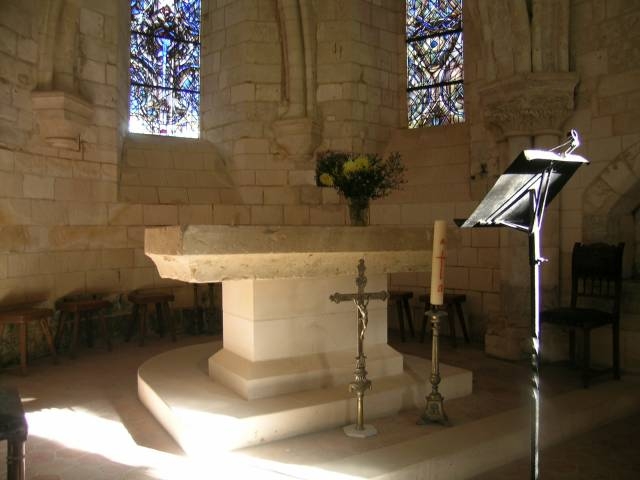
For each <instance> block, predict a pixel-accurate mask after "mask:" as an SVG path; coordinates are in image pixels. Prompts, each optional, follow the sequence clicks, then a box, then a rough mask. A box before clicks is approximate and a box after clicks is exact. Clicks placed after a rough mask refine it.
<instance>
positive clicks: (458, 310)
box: [456, 302, 469, 343]
mask: <svg viewBox="0 0 640 480" xmlns="http://www.w3.org/2000/svg"><path fill="white" fill-rule="evenodd" d="M456 313H457V314H458V320H460V326H461V327H462V334H463V335H464V341H465V342H467V343H469V334H468V333H467V325H466V323H465V321H464V312H463V311H462V304H461V303H460V302H456Z"/></svg>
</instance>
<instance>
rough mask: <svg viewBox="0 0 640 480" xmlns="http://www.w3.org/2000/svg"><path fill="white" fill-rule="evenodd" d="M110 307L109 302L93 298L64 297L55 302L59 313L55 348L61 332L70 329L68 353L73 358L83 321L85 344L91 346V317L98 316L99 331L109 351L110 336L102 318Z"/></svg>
mask: <svg viewBox="0 0 640 480" xmlns="http://www.w3.org/2000/svg"><path fill="white" fill-rule="evenodd" d="M109 307H111V302H109V301H108V300H103V299H100V298H96V297H95V296H90V297H87V296H78V297H65V298H62V299H61V300H59V301H58V302H56V309H57V310H58V311H60V321H59V323H58V331H57V332H56V346H57V347H58V348H59V347H60V341H61V337H62V332H63V330H64V329H65V328H71V342H70V345H69V353H70V355H71V357H75V354H76V350H77V347H78V330H79V328H80V322H81V320H83V319H84V320H85V329H86V334H87V344H88V345H89V346H93V325H92V323H91V322H92V316H93V315H98V320H99V322H100V330H101V331H102V336H103V338H104V341H105V343H106V345H107V350H108V351H111V335H110V332H109V327H108V325H107V319H106V318H105V316H104V310H105V309H107V308H109Z"/></svg>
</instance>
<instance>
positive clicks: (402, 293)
mask: <svg viewBox="0 0 640 480" xmlns="http://www.w3.org/2000/svg"><path fill="white" fill-rule="evenodd" d="M412 298H413V292H412V291H410V290H392V291H390V292H389V303H391V304H395V306H396V308H397V312H398V325H399V327H400V339H401V340H402V341H403V342H404V341H405V336H404V317H405V315H406V317H407V322H408V323H409V330H410V331H411V336H412V337H415V336H416V332H415V330H414V329H413V315H412V314H411V308H410V307H409V300H411V299H412ZM403 311H404V315H403Z"/></svg>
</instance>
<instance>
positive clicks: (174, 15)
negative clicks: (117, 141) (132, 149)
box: [129, 0, 200, 138]
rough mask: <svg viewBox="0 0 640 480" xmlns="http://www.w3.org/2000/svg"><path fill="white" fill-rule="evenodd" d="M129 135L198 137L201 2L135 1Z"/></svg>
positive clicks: (133, 2)
mask: <svg viewBox="0 0 640 480" xmlns="http://www.w3.org/2000/svg"><path fill="white" fill-rule="evenodd" d="M129 68H130V75H131V90H130V94H129V131H130V132H134V133H150V134H154V135H171V136H175V137H192V138H197V137H199V136H200V112H199V110H200V109H199V107H200V0H131V64H130V67H129Z"/></svg>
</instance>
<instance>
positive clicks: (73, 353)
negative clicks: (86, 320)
mask: <svg viewBox="0 0 640 480" xmlns="http://www.w3.org/2000/svg"><path fill="white" fill-rule="evenodd" d="M79 328H80V312H76V313H75V314H74V315H73V333H72V336H71V348H70V349H69V352H70V353H71V358H75V356H76V348H77V346H78V329H79Z"/></svg>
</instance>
